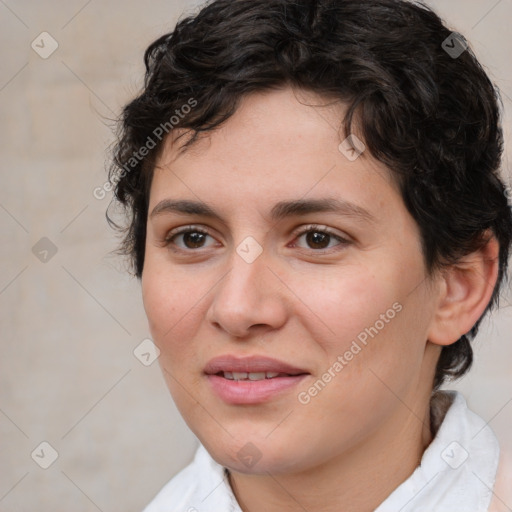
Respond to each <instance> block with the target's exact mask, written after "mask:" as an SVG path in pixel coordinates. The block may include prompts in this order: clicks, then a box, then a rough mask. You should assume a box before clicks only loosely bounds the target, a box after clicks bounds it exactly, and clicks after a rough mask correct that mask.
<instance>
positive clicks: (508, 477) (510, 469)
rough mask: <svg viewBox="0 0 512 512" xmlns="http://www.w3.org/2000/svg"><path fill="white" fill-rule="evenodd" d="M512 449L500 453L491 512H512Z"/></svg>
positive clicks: (490, 507)
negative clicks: (511, 511)
mask: <svg viewBox="0 0 512 512" xmlns="http://www.w3.org/2000/svg"><path fill="white" fill-rule="evenodd" d="M511 482H512V448H511V447H508V448H506V449H505V448H504V449H503V450H501V453H500V461H499V465H498V472H497V473H496V483H495V484H494V489H493V496H492V500H491V504H490V506H489V512H510V510H511V509H512V486H511V485H510V484H511Z"/></svg>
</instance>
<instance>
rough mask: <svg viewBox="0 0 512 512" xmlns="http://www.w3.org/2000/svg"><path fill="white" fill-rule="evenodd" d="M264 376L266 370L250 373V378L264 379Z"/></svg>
mask: <svg viewBox="0 0 512 512" xmlns="http://www.w3.org/2000/svg"><path fill="white" fill-rule="evenodd" d="M264 378H265V372H254V373H249V380H263V379H264Z"/></svg>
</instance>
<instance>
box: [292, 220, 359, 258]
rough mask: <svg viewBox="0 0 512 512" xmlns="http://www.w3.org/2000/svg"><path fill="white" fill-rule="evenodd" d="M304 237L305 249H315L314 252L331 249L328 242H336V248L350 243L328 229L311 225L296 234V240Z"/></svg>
mask: <svg viewBox="0 0 512 512" xmlns="http://www.w3.org/2000/svg"><path fill="white" fill-rule="evenodd" d="M304 235H306V237H305V241H306V243H307V244H308V246H309V247H306V249H308V248H309V249H315V250H316V251H319V250H320V251H321V250H326V249H331V248H332V247H333V246H331V247H329V244H330V242H333V241H338V244H337V245H338V246H342V247H345V246H346V245H348V244H349V243H350V241H349V240H347V239H346V238H343V237H341V236H339V235H336V234H335V233H333V232H332V231H331V230H330V229H329V228H326V227H323V226H318V225H316V224H312V225H310V226H307V227H306V228H304V229H302V230H301V231H299V232H298V233H296V237H297V239H299V238H301V237H302V236H304Z"/></svg>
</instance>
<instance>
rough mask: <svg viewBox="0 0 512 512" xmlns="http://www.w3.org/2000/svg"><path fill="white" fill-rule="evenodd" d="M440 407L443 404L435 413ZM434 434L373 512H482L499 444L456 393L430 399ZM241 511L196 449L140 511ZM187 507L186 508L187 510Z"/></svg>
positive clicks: (218, 469) (222, 477)
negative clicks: (418, 460) (412, 467)
mask: <svg viewBox="0 0 512 512" xmlns="http://www.w3.org/2000/svg"><path fill="white" fill-rule="evenodd" d="M439 404H444V406H443V405H442V407H441V410H439ZM432 409H433V410H434V411H436V414H435V415H434V416H435V419H434V423H435V422H437V423H440V426H439V428H438V429H436V430H437V432H436V435H435V437H434V439H433V440H432V442H431V443H430V445H429V446H428V448H427V449H426V450H425V452H424V453H423V457H422V459H421V463H420V465H419V466H418V467H417V468H416V470H415V471H414V472H413V473H412V475H411V476H410V477H409V478H408V479H407V480H405V481H404V482H403V483H402V484H400V485H399V486H398V487H397V488H396V489H395V490H394V491H393V492H392V493H391V494H390V495H389V496H388V497H387V498H386V499H385V500H384V502H383V503H381V504H380V505H379V506H378V507H377V509H375V511H374V512H486V511H487V509H488V507H489V503H490V500H491V497H492V489H493V487H494V482H495V479H496V471H497V468H498V460H499V445H498V441H497V439H496V436H495V435H494V433H493V431H492V430H491V428H490V427H489V426H488V425H487V424H486V423H485V421H484V420H483V419H482V418H480V417H479V416H478V415H476V414H475V413H474V412H472V411H470V410H469V409H468V407H467V404H466V401H465V399H464V397H463V396H462V395H461V394H460V393H459V392H457V391H442V392H438V393H437V394H436V395H434V396H433V399H432ZM169 507H172V510H180V511H181V510H183V511H184V512H185V511H187V510H190V511H194V512H196V511H197V512H242V510H241V509H240V506H239V505H238V503H237V501H236V498H235V496H234V494H233V491H232V490H231V487H230V485H229V482H228V478H227V472H226V470H225V468H224V467H223V466H221V465H220V464H218V463H217V462H215V461H214V460H213V459H212V457H211V456H210V455H209V453H208V452H207V451H206V449H205V448H204V447H203V446H202V445H200V446H199V448H198V450H197V452H196V455H195V458H194V460H193V462H192V463H191V464H190V465H189V466H187V467H186V468H185V469H184V470H182V471H181V472H180V473H179V474H178V475H176V477H174V478H173V479H172V480H171V481H170V482H169V483H168V484H167V485H166V486H165V487H164V488H163V489H162V490H161V491H160V493H159V494H158V495H157V496H156V498H155V499H154V500H153V501H152V502H151V503H150V504H149V505H148V506H147V507H146V508H145V509H144V512H167V511H169V510H171V508H169ZM187 507H188V508H187Z"/></svg>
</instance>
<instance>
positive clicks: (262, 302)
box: [206, 252, 287, 339]
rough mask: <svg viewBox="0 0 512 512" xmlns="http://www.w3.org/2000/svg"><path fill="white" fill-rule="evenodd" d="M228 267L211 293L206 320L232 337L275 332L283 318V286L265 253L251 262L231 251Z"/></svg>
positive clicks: (284, 310)
mask: <svg viewBox="0 0 512 512" xmlns="http://www.w3.org/2000/svg"><path fill="white" fill-rule="evenodd" d="M230 262H231V267H230V269H229V270H228V272H227V273H226V274H225V276H224V277H223V278H222V279H221V280H220V282H219V283H218V284H217V286H215V287H214V290H213V299H212V302H211V304H210V307H209V308H208V311H207V315H206V319H207V320H208V321H209V322H210V323H211V324H212V325H214V326H215V327H216V328H217V329H220V330H223V331H225V332H227V333H228V334H229V335H230V336H232V337H236V338H244V339H247V338H250V337H251V336H252V335H255V334H262V333H264V332H266V331H271V330H273V329H279V328H280V327H281V326H282V325H283V324H284V323H285V322H286V317H287V297H286V290H287V288H286V286H285V285H284V284H283V282H282V280H281V278H280V277H279V276H278V272H277V268H275V265H274V268H271V264H269V263H270V262H269V261H268V258H266V257H265V252H263V253H262V254H260V255H259V256H258V257H257V258H256V259H255V260H254V261H252V262H251V263H249V262H247V261H245V260H244V259H243V258H242V257H241V256H240V255H239V254H238V253H236V252H234V253H233V257H232V258H231V261H230Z"/></svg>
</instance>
